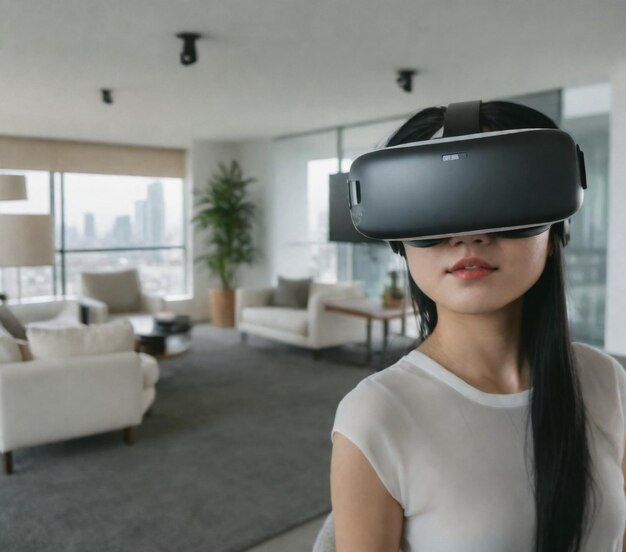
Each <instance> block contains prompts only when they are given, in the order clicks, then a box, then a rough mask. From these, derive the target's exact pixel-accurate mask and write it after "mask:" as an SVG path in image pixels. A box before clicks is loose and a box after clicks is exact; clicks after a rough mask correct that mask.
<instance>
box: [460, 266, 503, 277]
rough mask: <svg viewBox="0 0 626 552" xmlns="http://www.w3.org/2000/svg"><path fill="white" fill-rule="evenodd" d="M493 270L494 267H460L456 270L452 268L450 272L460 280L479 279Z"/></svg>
mask: <svg viewBox="0 0 626 552" xmlns="http://www.w3.org/2000/svg"><path fill="white" fill-rule="evenodd" d="M495 271H496V269H495V268H482V267H481V268H469V269H465V268H460V269H458V270H454V271H453V272H452V273H451V274H452V275H453V276H456V277H457V278H461V279H462V280H480V279H481V278H485V277H486V276H489V274H491V273H492V272H495Z"/></svg>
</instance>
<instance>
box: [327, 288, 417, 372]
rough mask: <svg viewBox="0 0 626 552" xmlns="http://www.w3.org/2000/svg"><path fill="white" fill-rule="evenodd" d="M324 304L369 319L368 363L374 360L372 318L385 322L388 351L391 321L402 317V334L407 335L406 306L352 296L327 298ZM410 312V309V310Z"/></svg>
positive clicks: (384, 336)
mask: <svg viewBox="0 0 626 552" xmlns="http://www.w3.org/2000/svg"><path fill="white" fill-rule="evenodd" d="M324 305H325V308H326V310H327V311H332V312H339V313H342V314H349V315H352V316H360V317H361V318H365V319H366V320H367V364H368V365H369V364H371V362H372V320H381V321H382V322H383V349H382V354H383V356H384V354H385V353H386V352H387V338H388V336H389V321H390V320H395V319H397V318H400V319H401V320H402V335H406V313H407V307H406V306H405V307H404V308H393V309H389V308H385V307H383V302H382V300H380V299H372V298H371V297H350V298H347V299H326V300H325V301H324ZM409 312H410V311H409Z"/></svg>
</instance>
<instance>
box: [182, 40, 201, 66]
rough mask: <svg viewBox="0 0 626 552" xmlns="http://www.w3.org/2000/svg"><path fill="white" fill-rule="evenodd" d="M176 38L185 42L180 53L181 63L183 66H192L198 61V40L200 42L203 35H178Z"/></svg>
mask: <svg viewBox="0 0 626 552" xmlns="http://www.w3.org/2000/svg"><path fill="white" fill-rule="evenodd" d="M176 36H177V37H178V38H181V39H182V40H183V51H182V52H181V53H180V62H181V63H182V64H183V65H191V64H192V63H195V62H196V61H198V52H196V40H198V39H199V38H200V37H201V35H199V34H198V33H178V34H177V35H176Z"/></svg>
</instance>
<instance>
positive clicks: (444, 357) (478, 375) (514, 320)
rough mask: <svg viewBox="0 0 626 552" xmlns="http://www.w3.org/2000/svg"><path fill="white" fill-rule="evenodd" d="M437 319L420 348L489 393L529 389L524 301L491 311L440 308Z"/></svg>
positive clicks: (468, 381) (445, 366)
mask: <svg viewBox="0 0 626 552" xmlns="http://www.w3.org/2000/svg"><path fill="white" fill-rule="evenodd" d="M437 318H438V320H437V326H436V328H435V329H434V330H433V332H432V334H431V335H430V336H429V337H428V338H427V339H425V340H424V342H423V343H422V344H420V346H419V347H418V348H417V349H418V350H419V351H421V352H422V353H424V354H425V355H427V356H429V357H431V358H432V359H433V360H435V361H436V362H438V363H439V364H441V365H442V366H443V367H444V368H446V369H448V370H449V371H451V372H452V373H454V374H455V375H457V376H458V377H460V378H461V379H463V380H464V381H466V382H467V383H469V384H470V385H472V386H473V387H476V388H477V389H480V390H481V391H485V392H486V393H498V394H510V393H519V392H520V391H524V390H526V389H528V388H529V382H530V369H529V365H528V361H527V359H526V356H525V354H524V353H525V352H524V351H523V350H522V344H521V320H522V301H521V300H520V301H517V302H515V303H513V304H511V305H508V306H507V307H506V309H501V310H500V311H497V312H492V313H487V314H483V313H481V314H462V313H457V312H451V311H447V310H445V309H441V308H438V311H437Z"/></svg>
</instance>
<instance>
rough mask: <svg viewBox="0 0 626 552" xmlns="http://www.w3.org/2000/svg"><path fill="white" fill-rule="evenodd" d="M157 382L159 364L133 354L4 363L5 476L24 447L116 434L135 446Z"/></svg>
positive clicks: (0, 415)
mask: <svg viewBox="0 0 626 552" xmlns="http://www.w3.org/2000/svg"><path fill="white" fill-rule="evenodd" d="M21 348H22V350H23V356H26V357H28V356H30V355H29V354H28V352H26V354H24V344H22V345H21ZM158 379H159V368H158V364H157V362H156V360H155V359H154V358H153V357H151V356H149V355H145V354H143V353H135V352H132V351H124V352H114V353H104V354H94V355H88V356H71V357H67V358H50V359H43V358H42V359H36V360H27V361H13V362H5V363H2V364H0V453H2V456H3V460H4V470H5V473H8V474H10V473H12V471H13V454H12V453H13V451H15V450H16V449H20V448H24V447H30V446H33V445H41V444H45V443H51V442H55V441H62V440H66V439H73V438H76V437H83V436H87V435H92V434H96V433H102V432H107V431H114V430H124V439H125V441H126V442H127V443H128V444H131V443H132V442H133V440H134V428H135V427H136V426H138V425H139V424H141V421H142V418H143V416H144V414H146V413H147V412H148V411H149V409H150V408H151V406H152V404H153V402H154V400H155V396H156V391H155V385H156V383H157V381H158Z"/></svg>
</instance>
